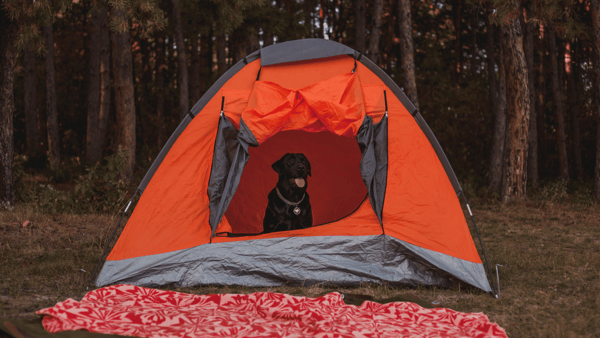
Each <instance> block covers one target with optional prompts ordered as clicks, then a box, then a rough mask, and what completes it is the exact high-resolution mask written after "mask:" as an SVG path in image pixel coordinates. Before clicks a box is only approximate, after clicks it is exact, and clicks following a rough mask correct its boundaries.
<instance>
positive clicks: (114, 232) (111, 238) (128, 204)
mask: <svg viewBox="0 0 600 338" xmlns="http://www.w3.org/2000/svg"><path fill="white" fill-rule="evenodd" d="M138 192H139V190H136V191H135V193H134V194H133V196H131V199H130V200H129V202H128V203H127V206H126V207H125V211H123V215H121V219H119V223H117V226H116V227H115V229H114V230H113V233H112V235H111V236H110V239H109V240H108V242H107V243H106V247H104V251H103V252H102V255H101V256H100V259H99V260H98V264H96V268H95V269H94V273H93V274H92V278H90V281H89V282H88V284H87V286H86V287H85V289H86V290H88V289H89V288H90V285H91V284H92V281H93V280H94V277H95V276H96V272H97V271H98V268H99V267H100V264H101V263H102V258H103V257H104V254H106V250H108V247H109V246H110V243H111V242H112V240H113V237H115V234H116V233H117V229H118V228H119V225H121V221H123V217H125V214H127V210H129V206H130V205H131V202H133V199H134V198H135V196H136V195H137V193H138Z"/></svg>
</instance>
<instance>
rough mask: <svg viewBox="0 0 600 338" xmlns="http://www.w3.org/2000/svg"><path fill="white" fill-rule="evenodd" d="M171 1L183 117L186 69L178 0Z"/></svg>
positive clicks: (186, 108)
mask: <svg viewBox="0 0 600 338" xmlns="http://www.w3.org/2000/svg"><path fill="white" fill-rule="evenodd" d="M171 3H172V4H173V16H174V17H175V42H176V43H177V64H178V66H179V69H178V73H179V77H178V78H177V86H178V87H179V118H180V119H183V118H184V117H185V116H186V115H187V114H188V113H189V111H190V98H189V87H188V69H187V60H186V57H185V43H184V40H183V23H182V22H181V11H180V10H179V3H178V0H171Z"/></svg>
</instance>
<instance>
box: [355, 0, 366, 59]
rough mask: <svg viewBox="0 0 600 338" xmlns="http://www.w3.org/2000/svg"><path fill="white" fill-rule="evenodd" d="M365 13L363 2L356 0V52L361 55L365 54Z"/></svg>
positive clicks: (362, 0)
mask: <svg viewBox="0 0 600 338" xmlns="http://www.w3.org/2000/svg"><path fill="white" fill-rule="evenodd" d="M366 13H367V9H366V4H365V0H356V19H355V20H356V24H355V29H356V50H357V51H358V52H359V53H361V54H363V55H364V54H365V53H366V48H365V47H366V28H367V16H366Z"/></svg>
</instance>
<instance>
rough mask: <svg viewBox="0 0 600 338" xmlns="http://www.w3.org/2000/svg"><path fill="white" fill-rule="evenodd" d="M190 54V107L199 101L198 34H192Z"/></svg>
mask: <svg viewBox="0 0 600 338" xmlns="http://www.w3.org/2000/svg"><path fill="white" fill-rule="evenodd" d="M191 40H192V52H191V57H190V92H191V93H190V97H191V99H192V105H194V104H196V102H198V100H200V57H199V52H198V34H192V36H191Z"/></svg>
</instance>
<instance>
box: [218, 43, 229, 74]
mask: <svg viewBox="0 0 600 338" xmlns="http://www.w3.org/2000/svg"><path fill="white" fill-rule="evenodd" d="M225 44H226V42H225V34H223V33H221V34H219V36H218V37H217V65H218V68H219V76H221V75H223V74H225V71H226V70H227V53H226V52H225Z"/></svg>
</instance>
